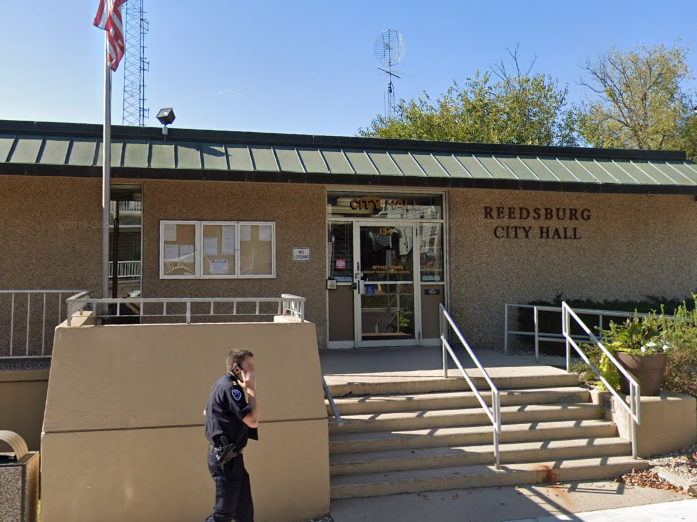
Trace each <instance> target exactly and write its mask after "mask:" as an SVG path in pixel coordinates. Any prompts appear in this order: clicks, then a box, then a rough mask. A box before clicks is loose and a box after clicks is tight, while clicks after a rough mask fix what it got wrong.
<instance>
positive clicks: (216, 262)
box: [210, 259, 228, 274]
mask: <svg viewBox="0 0 697 522" xmlns="http://www.w3.org/2000/svg"><path fill="white" fill-rule="evenodd" d="M210 272H211V274H227V273H228V262H227V259H211V270H210Z"/></svg>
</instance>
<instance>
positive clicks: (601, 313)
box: [503, 303, 674, 363]
mask: <svg viewBox="0 0 697 522" xmlns="http://www.w3.org/2000/svg"><path fill="white" fill-rule="evenodd" d="M509 308H527V309H530V308H532V309H533V323H534V328H533V331H532V332H526V331H520V330H509V329H508V309H509ZM575 310H576V312H577V313H578V314H581V315H597V316H598V320H599V326H598V328H599V332H600V336H599V338H600V339H602V338H603V319H604V317H626V318H630V317H649V316H652V315H653V314H651V313H637V312H629V311H627V312H624V311H620V310H599V309H591V308H576V309H575ZM539 312H554V313H559V314H561V313H562V307H561V306H547V305H531V304H514V303H506V304H505V305H504V332H505V333H504V342H503V352H504V353H508V338H509V336H511V335H519V336H530V337H531V336H534V337H535V362H537V363H539V362H540V341H543V342H552V343H563V342H566V340H565V337H564V334H563V333H561V334H558V333H554V332H540V329H539ZM662 317H665V318H668V319H672V318H674V316H672V315H663V316H662ZM572 337H573V338H574V339H575V340H577V341H584V340H586V338H585V337H584V336H581V335H576V336H572Z"/></svg>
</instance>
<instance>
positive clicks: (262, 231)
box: [259, 225, 271, 241]
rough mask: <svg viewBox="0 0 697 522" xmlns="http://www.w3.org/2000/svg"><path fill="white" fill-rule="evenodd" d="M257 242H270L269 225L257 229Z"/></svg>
mask: <svg viewBox="0 0 697 522" xmlns="http://www.w3.org/2000/svg"><path fill="white" fill-rule="evenodd" d="M259 241H271V225H262V226H260V227H259Z"/></svg>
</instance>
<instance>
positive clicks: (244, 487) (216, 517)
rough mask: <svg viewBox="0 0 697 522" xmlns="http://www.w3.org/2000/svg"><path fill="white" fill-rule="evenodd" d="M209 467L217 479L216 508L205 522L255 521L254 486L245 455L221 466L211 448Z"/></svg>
mask: <svg viewBox="0 0 697 522" xmlns="http://www.w3.org/2000/svg"><path fill="white" fill-rule="evenodd" d="M208 469H209V471H210V472H211V477H213V480H214V481H215V508H214V509H213V513H211V514H210V515H208V518H207V519H206V520H205V522H232V521H233V520H234V521H235V522H254V504H253V503H252V488H251V487H250V485H249V473H247V470H246V469H244V458H243V456H242V455H238V456H237V457H235V458H234V459H232V460H230V461H229V462H227V463H226V464H225V465H224V466H221V465H220V464H218V461H217V460H216V458H215V453H213V450H212V449H209V450H208Z"/></svg>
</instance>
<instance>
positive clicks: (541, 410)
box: [329, 403, 602, 435]
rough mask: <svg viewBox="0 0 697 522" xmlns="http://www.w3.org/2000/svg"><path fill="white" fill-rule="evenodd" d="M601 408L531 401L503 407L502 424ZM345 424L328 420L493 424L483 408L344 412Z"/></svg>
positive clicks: (341, 429)
mask: <svg viewBox="0 0 697 522" xmlns="http://www.w3.org/2000/svg"><path fill="white" fill-rule="evenodd" d="M601 416H602V410H601V408H600V406H598V405H596V404H588V403H577V404H541V405H540V404H532V405H528V406H526V405H520V406H504V407H502V408H501V422H502V423H503V424H523V423H529V422H548V421H564V420H586V419H600V418H601ZM342 420H343V426H339V425H338V424H337V422H336V419H334V418H331V419H330V420H329V433H330V435H331V434H335V433H337V434H338V433H359V432H368V431H395V430H417V429H422V428H445V427H456V426H483V425H486V426H487V427H489V426H491V421H490V420H489V417H488V416H487V414H486V412H485V411H484V409H483V408H481V407H479V408H466V409H461V410H433V411H429V410H426V411H406V412H397V413H367V414H361V415H346V416H342Z"/></svg>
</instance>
